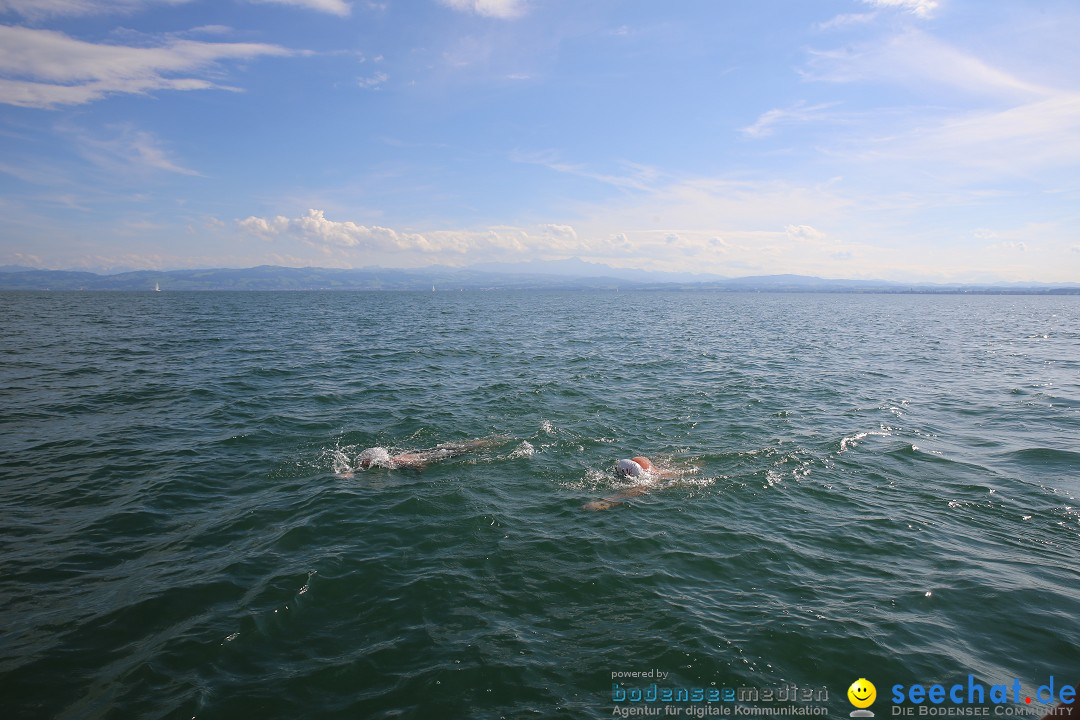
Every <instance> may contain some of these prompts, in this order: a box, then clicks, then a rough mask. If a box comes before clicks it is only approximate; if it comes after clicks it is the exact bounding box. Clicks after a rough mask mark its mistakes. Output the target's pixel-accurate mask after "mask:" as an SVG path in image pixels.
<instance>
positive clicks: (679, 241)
mask: <svg viewBox="0 0 1080 720" xmlns="http://www.w3.org/2000/svg"><path fill="white" fill-rule="evenodd" d="M1078 36H1080V5H1078V4H1077V3H1076V2H1074V1H1073V0H1058V1H1055V0H1045V1H1040V2H1019V1H1016V0H1009V1H1004V0H757V1H754V2H735V1H734V0H708V1H695V0H676V1H673V2H652V1H650V0H633V1H630V0H627V1H615V0H590V1H582V0H576V1H567V2H564V1H563V0H382V1H373V0H0V263H12V264H21V265H33V266H39V267H50V268H87V269H94V270H99V271H100V270H118V269H131V268H164V269H172V268H181V267H244V266H251V265H259V264H277V265H292V266H304V265H317V266H324V267H365V266H372V265H381V266H384V267H421V266H426V265H432V264H449V265H469V264H473V263H479V262H491V261H500V262H527V261H531V260H547V259H558V258H565V257H582V258H585V259H588V260H592V261H596V262H602V263H607V264H610V265H614V266H621V267H636V268H653V269H657V270H680V271H686V270H689V271H696V272H711V273H718V274H722V275H730V276H741V275H757V274H773V273H800V274H809V275H820V276H825V277H843V278H883V279H891V280H940V281H986V280H1004V281H1046V282H1061V281H1080V231H1078V229H1077V228H1078V227H1080V44H1078V43H1077V42H1076V37H1078Z"/></svg>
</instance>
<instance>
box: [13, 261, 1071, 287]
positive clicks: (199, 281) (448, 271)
mask: <svg viewBox="0 0 1080 720" xmlns="http://www.w3.org/2000/svg"><path fill="white" fill-rule="evenodd" d="M155 287H160V288H161V291H162V292H175V291H180V290H398V291H407V290H411V291H431V290H432V289H435V290H437V291H447V290H452V291H458V290H616V289H625V290H714V291H729V292H879V293H1015V294H1070V295H1076V294H1080V283H1053V284H1050V283H1008V284H1005V283H1001V284H928V283H897V282H889V281H885V280H829V279H824V278H817V277H809V276H805V275H760V276H754V277H739V278H728V277H723V276H720V275H696V274H693V273H666V272H645V271H641V270H626V269H622V268H613V267H609V266H607V265H598V264H595V263H589V262H585V261H583V260H579V259H576V258H574V259H570V260H559V261H549V262H537V263H528V264H487V265H476V266H471V267H467V268H452V267H444V266H431V267H427V268H422V269H417V270H400V269H387V268H361V269H356V270H338V269H332V268H310V267H308V268H291V267H277V266H272V265H262V266H260V267H253V268H243V269H230V268H214V269H207V270H168V271H158V270H138V271H133V272H122V273H116V274H107V275H106V274H97V273H92V272H79V271H71V270H40V269H37V268H29V267H23V266H16V265H6V266H0V290H110V291H153V290H154V288H155Z"/></svg>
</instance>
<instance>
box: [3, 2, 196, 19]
mask: <svg viewBox="0 0 1080 720" xmlns="http://www.w3.org/2000/svg"><path fill="white" fill-rule="evenodd" d="M186 2H191V0H0V13H15V14H18V15H22V16H23V17H25V18H28V19H31V20H40V19H41V18H46V17H59V16H70V15H99V14H105V13H126V12H133V11H135V10H139V9H142V8H143V7H146V6H147V5H154V4H157V5H181V4H183V3H186Z"/></svg>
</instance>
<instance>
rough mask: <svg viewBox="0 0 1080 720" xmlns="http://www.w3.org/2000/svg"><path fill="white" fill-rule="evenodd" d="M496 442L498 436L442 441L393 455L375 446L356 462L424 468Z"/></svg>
mask: <svg viewBox="0 0 1080 720" xmlns="http://www.w3.org/2000/svg"><path fill="white" fill-rule="evenodd" d="M496 442H498V440H497V439H496V438H479V439H477V440H469V441H468V442H463V443H440V444H439V445H436V446H435V447H433V448H428V449H426V450H408V451H406V452H403V453H398V454H396V455H391V454H390V451H389V450H387V449H386V448H383V447H373V448H368V449H367V450H365V451H364V452H362V453H360V454H359V455H357V456H356V464H357V467H359V468H360V469H361V470H368V469H369V468H372V467H384V468H387V469H389V470H397V469H399V468H404V469H409V470H423V469H424V467H425V466H426V465H427V464H428V463H431V462H436V461H438V460H446V459H448V458H452V457H457V456H459V455H464V454H466V453H470V452H474V451H476V450H479V449H481V448H484V447H488V446H490V445H494V444H495V443H496Z"/></svg>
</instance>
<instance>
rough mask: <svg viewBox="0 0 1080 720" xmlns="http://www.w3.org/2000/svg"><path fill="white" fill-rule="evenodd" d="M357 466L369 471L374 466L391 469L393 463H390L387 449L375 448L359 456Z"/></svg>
mask: <svg viewBox="0 0 1080 720" xmlns="http://www.w3.org/2000/svg"><path fill="white" fill-rule="evenodd" d="M356 464H357V465H359V466H360V467H361V468H363V469H364V470H367V469H368V468H369V467H371V466H373V465H377V466H379V467H390V466H391V464H392V463H391V462H390V453H389V452H387V450H386V448H382V447H373V448H368V449H367V450H365V451H364V452H362V453H360V454H359V455H357V456H356Z"/></svg>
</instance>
